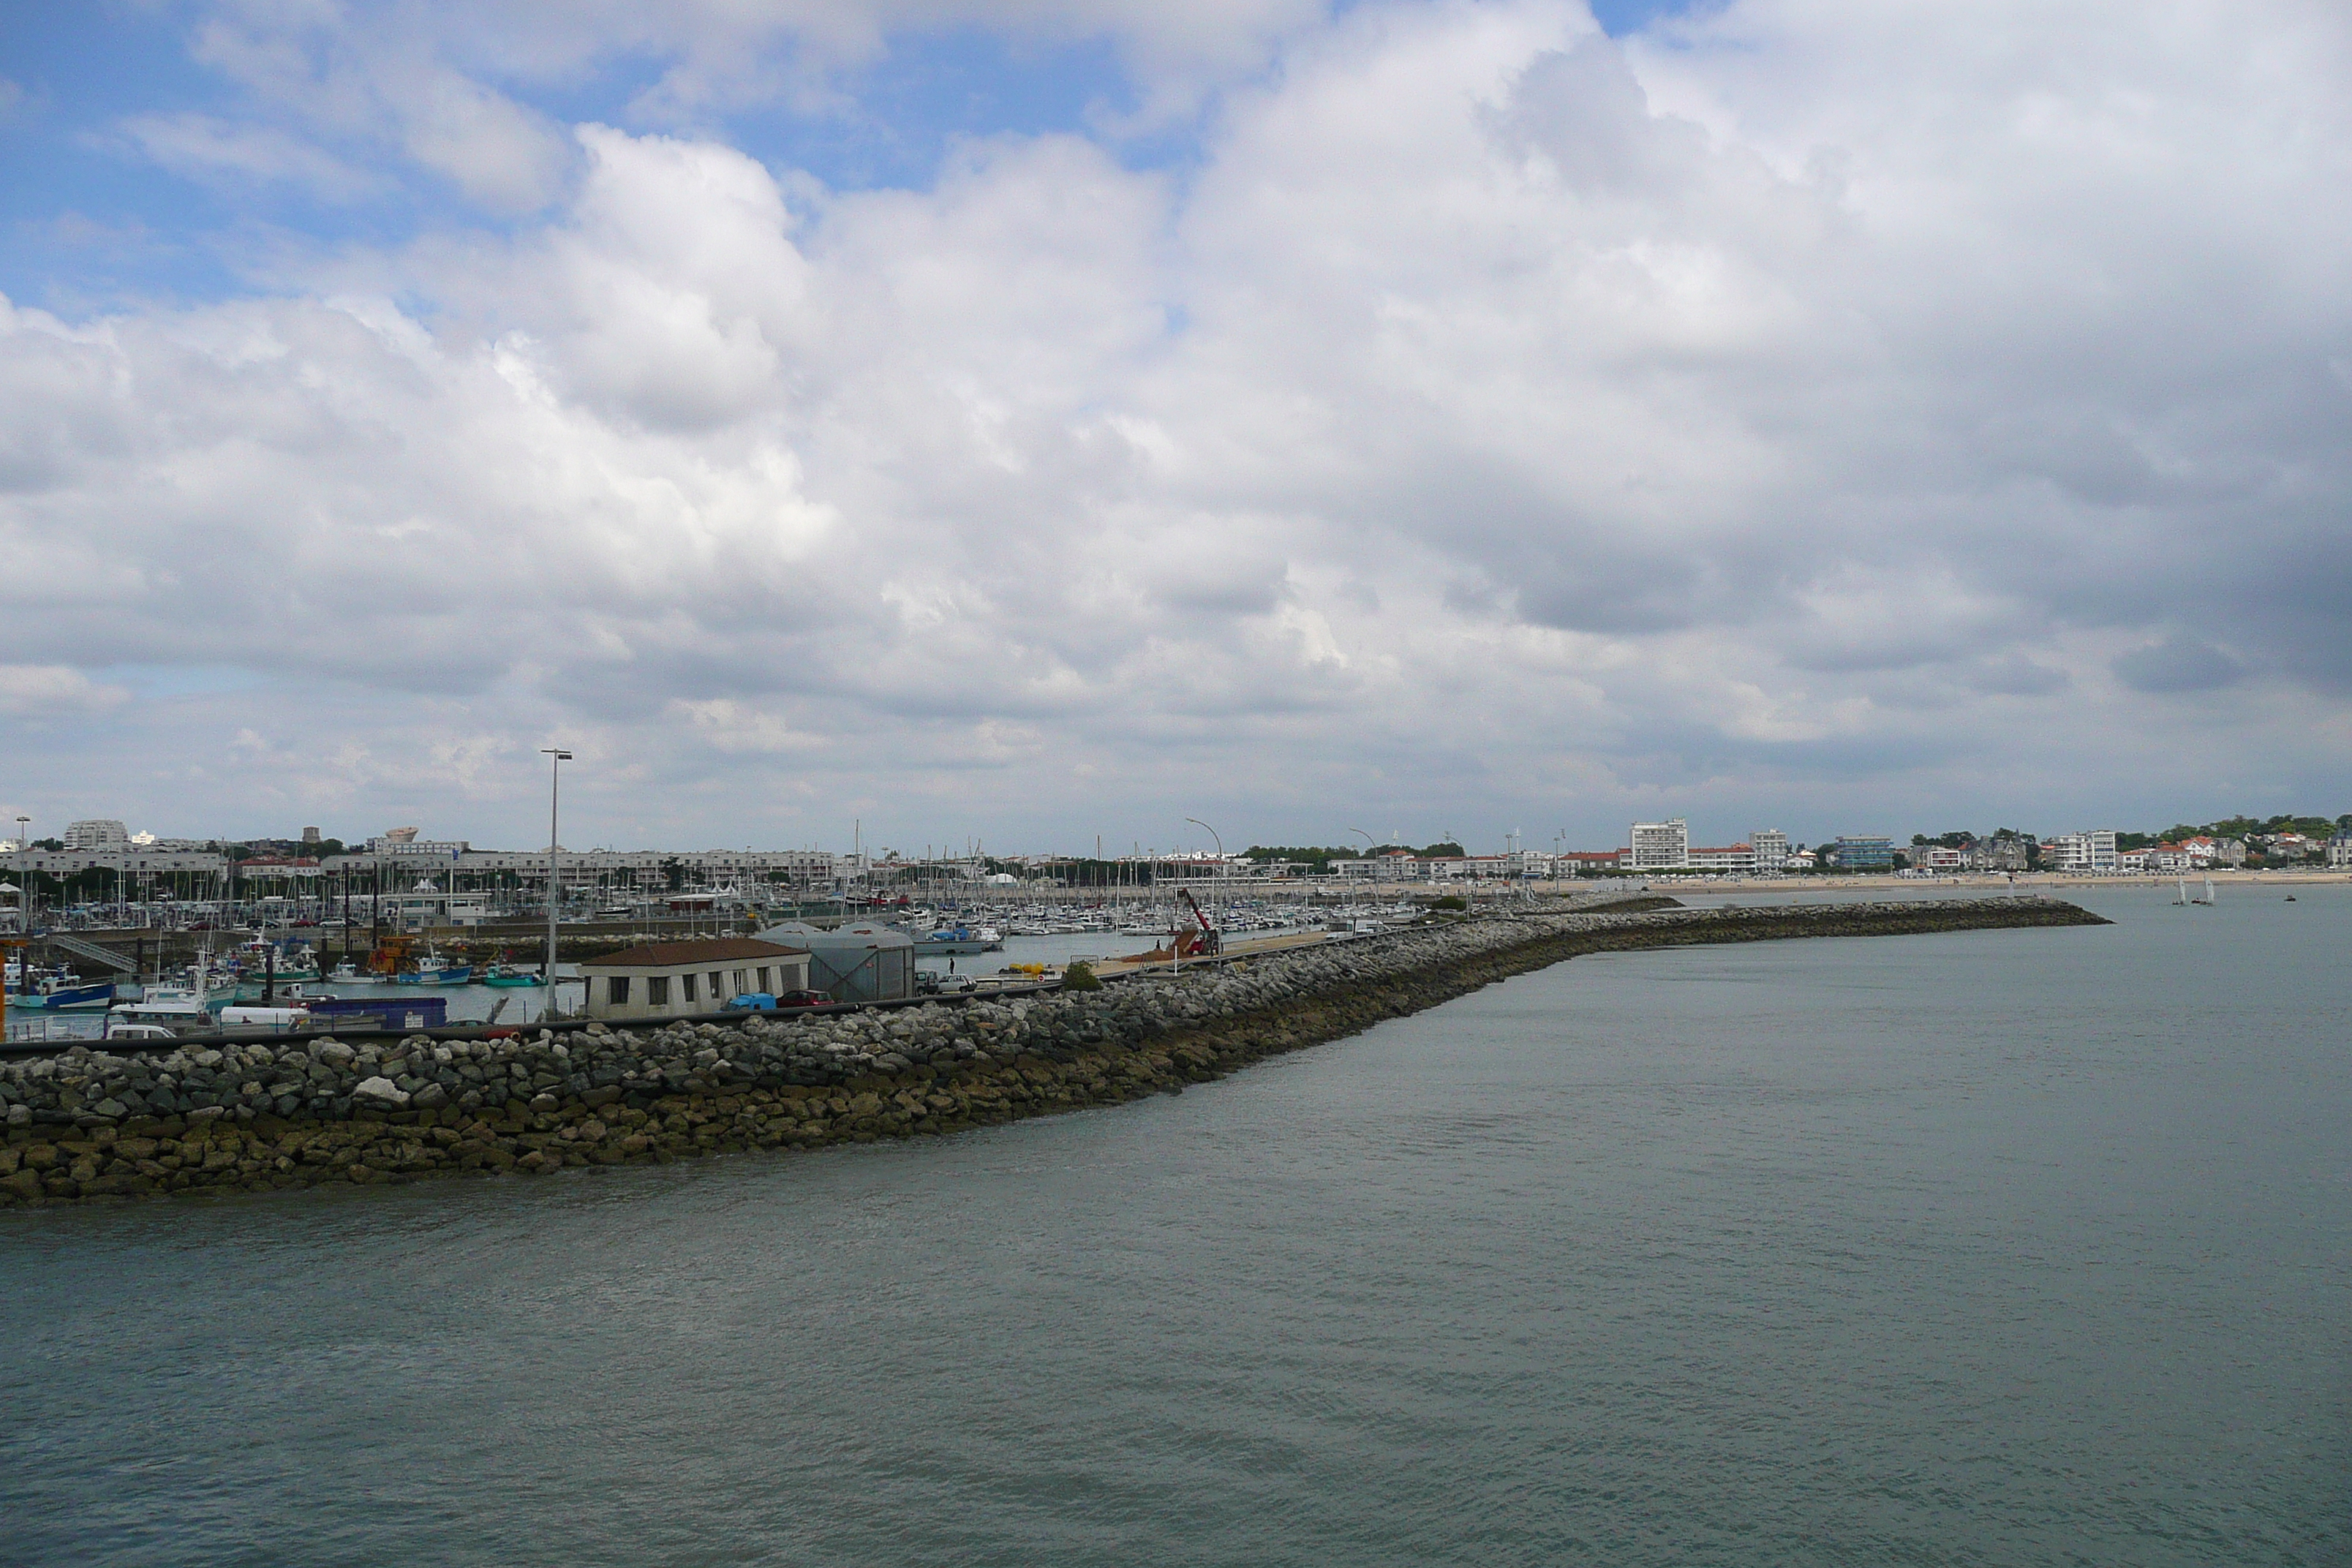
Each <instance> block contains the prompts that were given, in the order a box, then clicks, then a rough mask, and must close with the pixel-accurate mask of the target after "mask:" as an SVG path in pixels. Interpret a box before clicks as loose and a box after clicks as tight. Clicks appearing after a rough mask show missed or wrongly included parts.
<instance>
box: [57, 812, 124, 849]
mask: <svg viewBox="0 0 2352 1568" xmlns="http://www.w3.org/2000/svg"><path fill="white" fill-rule="evenodd" d="M64 843H65V847H67V848H68V849H99V850H110V849H111V850H121V849H128V848H130V847H131V829H130V828H128V827H125V826H123V825H122V824H121V823H120V822H117V821H115V820H113V819H112V818H111V817H105V818H92V819H91V820H89V821H88V822H69V823H68V824H66V836H65V839H64Z"/></svg>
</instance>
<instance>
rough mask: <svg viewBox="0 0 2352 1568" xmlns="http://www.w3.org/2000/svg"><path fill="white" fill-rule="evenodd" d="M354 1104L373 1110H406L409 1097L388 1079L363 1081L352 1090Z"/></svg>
mask: <svg viewBox="0 0 2352 1568" xmlns="http://www.w3.org/2000/svg"><path fill="white" fill-rule="evenodd" d="M352 1104H353V1105H356V1106H365V1107H367V1108H368V1109H370V1110H406V1109H407V1108H408V1096H407V1095H406V1094H405V1093H404V1092H403V1091H402V1089H401V1088H400V1086H399V1085H397V1084H395V1083H394V1082H393V1081H392V1079H388V1078H381V1077H379V1078H371V1079H361V1080H360V1083H359V1086H358V1087H357V1088H355V1089H352Z"/></svg>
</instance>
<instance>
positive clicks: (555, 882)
mask: <svg viewBox="0 0 2352 1568" xmlns="http://www.w3.org/2000/svg"><path fill="white" fill-rule="evenodd" d="M539 754H540V755H541V756H542V757H545V758H547V759H548V763H547V1016H548V1017H550V1018H553V1017H554V1016H555V917H556V912H557V910H559V909H560V908H562V882H561V881H560V880H559V879H558V876H557V866H556V857H557V855H558V854H560V853H561V852H562V851H561V849H560V847H559V846H560V845H561V844H562V837H561V836H560V835H559V834H558V833H557V831H556V824H557V822H558V820H559V818H558V817H557V816H556V806H557V803H558V801H559V800H560V799H561V798H562V789H563V764H564V763H568V762H570V761H571V760H572V753H571V752H567V751H564V750H563V749H562V748H561V747H558V746H541V748H540V749H539Z"/></svg>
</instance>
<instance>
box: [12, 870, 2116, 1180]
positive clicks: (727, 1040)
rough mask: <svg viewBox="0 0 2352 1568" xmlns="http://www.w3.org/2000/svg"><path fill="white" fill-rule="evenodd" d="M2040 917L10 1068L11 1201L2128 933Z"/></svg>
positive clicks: (596, 1142) (1762, 915) (1460, 927)
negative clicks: (1745, 946) (1769, 957)
mask: <svg viewBox="0 0 2352 1568" xmlns="http://www.w3.org/2000/svg"><path fill="white" fill-rule="evenodd" d="M2106 923H2108V922H2107V921H2105V920H2104V919H2102V918H2101V917H2099V916H2097V915H2095V914H2092V913H2090V912H2088V911H2087V910H2082V909H2080V908H2078V907H2076V906H2074V905H2073V904H2069V903H2064V902H2061V901H2057V900H2046V899H2038V898H2000V899H1973V900H1937V901H1924V900H1923V901H1909V902H1904V903H1899V904H1893V903H1887V904H1866V903H1855V904H1840V905H1806V906H1764V907H1756V908H1740V909H1723V910H1687V909H1681V908H1667V909H1641V910H1628V909H1623V908H1619V909H1614V910H1601V911H1595V912H1573V911H1571V912H1530V913H1522V914H1514V915H1507V916H1479V917H1475V918H1470V919H1465V920H1460V921H1450V922H1447V923H1444V924H1439V925H1433V926H1425V927H1416V928H1412V929H1410V930H1407V931H1398V932H1394V933H1391V934H1387V935H1383V936H1379V937H1374V938H1370V939H1363V940H1358V941H1351V942H1332V943H1326V944H1319V945H1316V946H1312V947H1303V948H1291V949H1285V950H1281V951H1277V952H1267V953H1264V954H1261V955H1256V956H1252V957H1249V958H1246V959H1244V960H1242V961H1239V962H1235V963H1226V964H1220V965H1214V966H1204V967H1202V968H1200V969H1196V970H1192V971H1190V972H1187V973H1182V974H1181V975H1167V974H1159V973H1153V974H1149V975H1137V976H1132V977H1129V978H1126V979H1124V980H1121V981H1118V982H1116V983H1114V984H1109V985H1107V986H1105V987H1104V988H1103V989H1101V990H1098V991H1084V992H1075V991H1065V992H1060V993H1054V994H1039V995H1032V996H1024V997H1016V998H1013V999H1009V1000H1004V1001H993V1000H987V999H981V998H970V999H950V1000H946V1001H942V1002H939V1003H934V1004H929V1005H923V1006H920V1007H915V1008H907V1009H901V1010H897V1011H865V1012H857V1013H848V1014H818V1015H811V1016H802V1017H797V1018H774V1019H772V1018H768V1017H763V1016H759V1015H751V1016H746V1017H745V1018H744V1019H743V1020H742V1021H741V1022H740V1023H738V1022H731V1021H730V1022H728V1023H725V1024H721V1023H719V1022H716V1021H711V1022H698V1023H686V1022H680V1023H674V1024H670V1025H667V1026H662V1027H659V1028H648V1029H623V1028H613V1027H606V1026H590V1027H588V1028H586V1029H583V1030H575V1031H570V1032H567V1033H564V1034H562V1035H558V1034H556V1033H553V1032H550V1031H543V1030H542V1031H536V1032H533V1033H530V1034H520V1035H515V1036H512V1037H506V1038H495V1039H476V1040H466V1039H454V1040H453V1039H436V1038H433V1037H428V1036H423V1035H415V1036H408V1037H403V1038H400V1039H397V1040H393V1039H383V1040H378V1039H363V1040H361V1041H359V1042H358V1043H356V1044H354V1043H351V1042H346V1041H341V1040H337V1039H334V1038H331V1037H318V1038H304V1039H299V1040H298V1039H285V1040H279V1041H272V1042H268V1043H255V1044H248V1045H227V1046H223V1047H219V1048H217V1049H215V1048H209V1047H196V1045H195V1043H194V1042H190V1043H189V1044H187V1045H183V1046H180V1047H174V1048H173V1049H172V1050H170V1051H168V1052H162V1053H158V1052H144V1053H128V1052H125V1053H121V1054H118V1053H114V1052H109V1051H106V1050H103V1049H93V1048H90V1047H74V1048H72V1049H70V1050H68V1051H66V1052H64V1053H62V1054H60V1055H58V1056H55V1057H47V1058H37V1059H35V1060H31V1061H20V1062H11V1063H8V1064H6V1065H5V1066H0V1105H5V1116H6V1129H7V1131H6V1142H5V1145H0V1206H26V1205H33V1206H37V1205H50V1204H59V1203H82V1202H91V1201H116V1202H119V1201H125V1200H130V1199H136V1198H142V1197H147V1198H152V1197H162V1196H169V1195H173V1194H225V1193H233V1192H252V1193H261V1192H272V1191H278V1190H283V1189H288V1188H292V1187H299V1186H310V1185H315V1184H320V1183H321V1182H330V1181H333V1182H359V1183H368V1182H404V1181H413V1180H416V1179H419V1178H421V1177H425V1176H452V1175H473V1176H477V1177H480V1176H489V1175H496V1174H500V1173H514V1174H525V1175H528V1174H536V1173H549V1172H553V1171H557V1170H561V1169H563V1168H565V1167H570V1166H577V1167H598V1166H609V1165H623V1164H631V1163H639V1164H646V1163H668V1162H670V1161H673V1160H677V1159H685V1158H702V1157H708V1156H710V1155H714V1154H720V1153H730V1152H744V1151H750V1150H754V1149H764V1150H774V1149H814V1148H820V1147H824V1146H825V1145H828V1144H833V1143H840V1142H873V1141H874V1140H876V1139H878V1138H887V1137H918V1136H935V1135H938V1134H941V1133H947V1132H953V1131H961V1130H963V1129H966V1128H970V1127H975V1126H981V1125H985V1124H989V1123H993V1122H1001V1121H1013V1120H1017V1119H1019V1118H1022V1117H1025V1116H1035V1115H1049V1114H1055V1113H1057V1112H1060V1111H1064V1110H1076V1109H1079V1108H1082V1107H1086V1106H1093V1105H1105V1104H1114V1103H1118V1102H1119V1101H1122V1100H1134V1099H1138V1098H1140V1097H1142V1096H1145V1095H1150V1094H1155V1093H1161V1092H1167V1091H1170V1090H1178V1091H1181V1089H1183V1088H1184V1087H1185V1086H1186V1085H1188V1084H1193V1083H1200V1082H1206V1081H1208V1080H1211V1079H1217V1078H1221V1077H1223V1076H1224V1075H1226V1074H1228V1073H1231V1072H1233V1071H1235V1070H1237V1069H1238V1068H1243V1067H1245V1066H1247V1065H1248V1064H1249V1063H1251V1062H1253V1061H1255V1060H1257V1059H1260V1058H1264V1057H1267V1056H1272V1055H1276V1054H1278V1053H1281V1052H1285V1051H1290V1050H1296V1049H1299V1048H1301V1047H1307V1046H1312V1045H1318V1044H1320V1043H1323V1042H1325V1041H1328V1040H1332V1039H1336V1038H1339V1037H1344V1036H1347V1035H1351V1034H1355V1033H1357V1032H1359V1031H1360V1030H1362V1029H1364V1028H1367V1027H1369V1026H1371V1025H1372V1024H1375V1023H1377V1022H1379V1021H1381V1019H1383V1018H1388V1017H1394V1016H1402V1015H1405V1014H1409V1013H1413V1012H1418V1011H1421V1010H1422V1009H1423V1008H1427V1007H1432V1006H1435V1005H1439V1004H1441V1003H1444V1002H1446V1001H1450V1000H1452V999H1454V997H1457V996H1461V995H1464V994H1467V993H1469V992H1471V991H1475V990H1476V989H1478V988H1479V987H1481V986H1484V985H1486V984H1492V983H1494V982H1495V981H1497V980H1501V979H1505V978H1507V977H1508V976H1510V975H1512V974H1517V973H1526V972H1528V971H1529V970H1533V969H1539V968H1543V967H1546V966H1548V965H1550V964H1553V963H1559V962H1561V961H1562V960H1564V959H1569V958H1573V957H1576V956H1579V955H1580V954H1583V953H1591V952H1623V951H1632V950H1638V949H1643V948H1655V947H1670V946H1686V945H1692V944H1697V943H1713V942H1756V941H1773V940H1782V939H1790V938H1812V937H1860V936H1895V935H1906V934H1916V933H1924V932H1931V931H1974V930H1990V929H2008V928H2018V927H2057V926H2086V925H2105V924H2106Z"/></svg>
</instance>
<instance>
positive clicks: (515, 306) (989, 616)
mask: <svg viewBox="0 0 2352 1568" xmlns="http://www.w3.org/2000/svg"><path fill="white" fill-rule="evenodd" d="M2347 121H2352V11H2348V10H2347V8H2346V7H2344V6H2343V5H2341V4H2340V3H2336V0H2235V3H2231V4H2221V3H2218V0H2214V3H2205V0H2032V3H2026V0H1979V3H1977V4H1972V5H1951V4H1949V3H1948V0H1936V3H1928V0H1719V3H1717V0H1705V3H1695V4H1688V5H1676V4H1643V3H1639V0H1618V3H1614V4H1610V5H1602V6H1601V7H1599V8H1598V9H1597V11H1596V9H1594V8H1591V7H1588V6H1587V5H1584V4H1582V3H1580V0H1568V3H1544V0H1496V3H1412V4H1381V3H1376V0H1362V3H1357V4H1348V5H1332V4H1328V3H1325V0H1202V4H1199V5H1191V6H1168V5H1145V4H1140V3H1139V0H993V3H991V4H987V5H982V4H977V3H975V0H883V3H879V4H874V5H863V6H859V5H844V4H839V3H837V0H824V3H822V4H821V3H818V0H677V3H674V4H670V5H657V6H656V5H643V4H642V3H633V4H626V5H624V4H620V3H619V0H566V3H562V4H558V3H555V0H475V3H473V4H469V5H462V6H460V5H437V4H424V3H397V0H395V3H387V4H381V5H358V4H338V3H336V0H101V3H100V4H94V5H87V6H71V7H68V6H33V5H15V6H9V7H5V9H0V816H5V817H8V818H13V817H15V816H18V815H25V816H30V817H31V818H32V819H33V821H34V825H35V832H36V833H37V834H38V833H42V832H44V831H55V830H57V829H58V828H59V827H61V826H63V824H64V823H65V822H66V821H67V820H68V819H71V818H79V817H85V816H100V817H120V818H122V819H124V820H125V821H127V822H129V823H130V824H131V826H133V827H134V828H143V829H146V830H149V831H152V832H156V833H159V834H163V835H165V836H207V837H209V836H215V835H233V836H237V837H250V836H259V835H272V834H290V833H292V832H295V831H298V830H299V828H300V827H301V826H307V825H317V826H320V827H322V828H323V829H324V830H325V831H326V832H327V833H329V834H330V835H332V836H338V837H363V836H365V835H368V834H373V833H377V832H381V831H383V829H384V828H386V827H389V826H407V825H415V826H419V827H421V828H422V829H423V830H424V831H425V834H426V835H427V836H428V837H461V838H467V839H470V840H472V841H474V842H476V843H478V844H484V845H501V846H510V847H524V846H528V845H530V844H532V843H538V842H544V835H545V832H546V814H547V805H548V803H547V787H548V778H547V766H546V760H545V758H544V757H542V756H541V748H542V747H546V746H551V745H561V746H565V747H568V748H569V749H571V750H572V752H573V753H574V755H575V759H576V760H575V761H574V762H572V763H569V764H567V766H566V771H565V776H564V782H563V803H564V831H563V837H564V838H565V840H566V842H567V843H572V844H599V845H614V846H617V847H728V846H759V847H800V846H822V847H835V848H846V847H848V846H849V844H850V842H851V837H852V834H853V832H855V833H856V834H857V835H858V836H860V837H861V838H862V840H863V842H864V843H865V844H866V846H867V847H894V848H898V849H900V850H901V851H903V852H907V853H920V852H922V851H923V850H924V849H925V848H927V847H952V848H956V849H961V848H963V847H967V846H970V845H972V844H979V845H981V846H983V847H986V848H989V849H992V850H999V851H1003V852H1006V853H1016V852H1023V851H1040V850H1063V851H1070V850H1080V849H1085V850H1091V849H1092V848H1093V847H1094V845H1095V844H1096V843H1097V841H1099V842H1100V843H1101V844H1102V846H1103V847H1104V848H1105V849H1106V850H1107V851H1108V850H1113V849H1121V848H1128V847H1134V846H1141V847H1151V848H1159V849H1167V848H1177V847H1213V841H1217V840H1221V841H1222V842H1223V845H1224V846H1225V847H1229V848H1234V847H1241V846H1242V845H1244V844H1248V843H1253V842H1256V843H1285V844H1298V843H1327V844H1337V843H1342V842H1348V841H1350V840H1351V839H1353V838H1355V837H1356V836H1357V835H1359V834H1360V835H1362V836H1363V837H1374V838H1378V839H1381V840H1384V841H1388V840H1393V841H1403V842H1412V843H1423V842H1431V841H1435V840H1438V839H1441V838H1450V839H1456V840H1459V841H1461V842H1464V843H1465V844H1466V845H1468V846H1469V847H1472V848H1474V849H1480V850H1491V849H1495V848H1499V847H1502V846H1503V844H1504V842H1505V837H1506V836H1507V835H1510V834H1514V833H1516V834H1517V835H1518V836H1519V841H1520V842H1522V843H1524V844H1526V845H1528V846H1529V847H1546V846H1549V845H1550V844H1552V843H1554V842H1555V841H1559V842H1565V843H1567V844H1569V845H1570V846H1571V847H1606V846H1609V845H1613V844H1619V843H1622V842H1623V839H1624V832H1625V824H1626V823H1627V822H1629V821H1631V820H1634V819H1649V818H1654V817H1660V816H1684V817H1685V818H1687V819H1688V820H1689V821H1690V823H1691V826H1692V831H1693V836H1694V838H1695V839H1696V840H1697V841H1700V842H1705V843H1724V842H1730V841H1733V840H1736V839H1737V838H1738V837H1743V836H1744V835H1746V834H1747V833H1748V831H1750V830H1751V829H1753V828H1758V827H1765V826H1778V827H1781V828H1784V829H1786V830H1787V831H1789V832H1790V834H1791V835H1792V836H1793V837H1796V838H1798V839H1800V840H1805V841H1811V840H1818V839H1820V838H1822V837H1831V836H1834V835H1836V834H1839V833H1893V834H1895V835H1896V836H1898V837H1908V836H1909V834H1911V833H1912V832H1919V831H1924V832H1927V833H1931V834H1932V833H1938V832H1942V831H1944V830H1947V829H1949V828H1956V827H1957V828H1973V829H1977V830H1980V831H1981V830H1990V829H1991V828H1993V827H1995V826H2017V827H2021V828H2025V829H2028V830H2032V831H2041V832H2057V831H2064V830H2070V829H2076V828H2084V827H2093V826H2125V827H2134V826H2137V827H2161V826H2168V825H2169V824H2171V823H2173V822H2176V821H2182V820H2189V821H2197V820H2205V819H2210V818H2212V817H2218V816H2223V815H2227V814H2231V813H2235V812H2251V813H2254V814H2257V815H2268V814H2270V813H2273V812H2280V811H2289V810H2294V811H2305V812H2318V813H2323V814H2326V815H2330V816H2332V815H2335V814H2336V813H2337V812H2340V811H2345V810H2352V789H2347V782H2346V781H2347V762H2348V761H2352V616H2347V610H2352V557H2347V548H2346V547H2347V533H2352V513H2347V503H2352V123H2347ZM1188 818H1197V819H1200V821H1201V822H1203V823H1207V824H1212V825H1213V833H1212V832H1211V831H1207V830H1204V829H1203V828H1202V827H1201V826H1195V825H1194V824H1192V823H1191V822H1188V821H1187V820H1186V819H1188Z"/></svg>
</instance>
